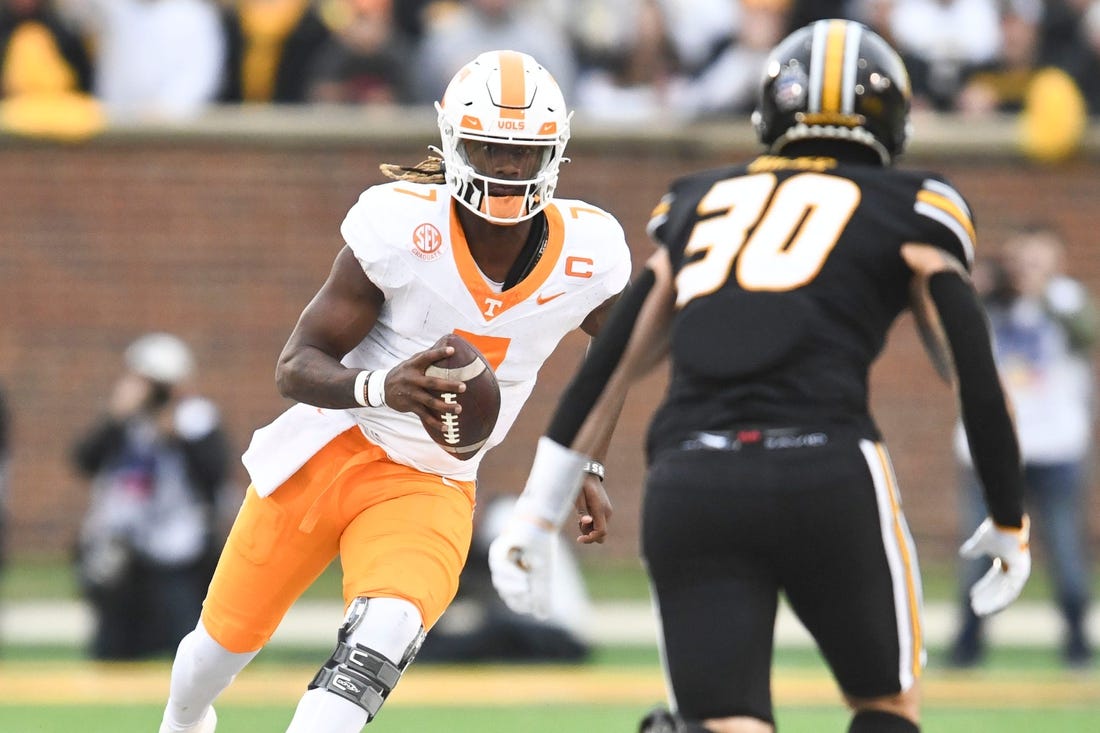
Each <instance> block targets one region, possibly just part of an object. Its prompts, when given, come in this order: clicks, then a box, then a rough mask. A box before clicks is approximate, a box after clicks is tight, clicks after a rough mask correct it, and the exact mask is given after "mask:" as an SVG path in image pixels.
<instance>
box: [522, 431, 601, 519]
mask: <svg viewBox="0 0 1100 733" xmlns="http://www.w3.org/2000/svg"><path fill="white" fill-rule="evenodd" d="M587 461H588V458H587V457H586V456H585V455H584V454H583V453H578V452H576V451H574V450H570V449H569V448H566V447H564V446H562V445H559V444H558V443H555V442H554V441H553V440H551V439H550V438H547V437H546V436H543V437H541V438H539V444H538V448H537V449H536V450H535V460H534V463H533V464H532V465H531V473H530V474H528V476H527V485H526V486H525V487H524V488H523V493H522V494H520V497H519V500H518V501H517V502H516V514H517V515H527V516H528V517H530V518H533V519H536V520H541V521H543V522H546V523H548V524H550V525H552V526H553V527H554V528H555V529H557V528H559V527H561V526H562V524H564V523H565V520H566V518H568V516H569V513H570V512H571V511H572V509H573V501H574V500H575V499H576V498H577V492H579V491H580V488H581V484H582V483H584V465H585V463H586V462H587Z"/></svg>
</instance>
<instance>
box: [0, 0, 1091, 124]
mask: <svg viewBox="0 0 1100 733" xmlns="http://www.w3.org/2000/svg"><path fill="white" fill-rule="evenodd" d="M825 17H844V18H850V19H856V20H860V21H863V22H865V23H866V24H868V25H869V26H871V27H873V28H874V29H875V30H877V31H878V32H879V33H880V34H881V35H883V36H884V37H885V38H887V39H888V40H890V41H891V42H892V43H893V44H894V45H895V46H896V47H897V48H898V49H899V50H900V51H901V53H902V54H903V56H904V57H905V59H906V61H907V62H908V64H909V67H910V69H911V72H912V76H913V86H914V99H915V104H916V106H917V107H918V108H924V109H932V110H937V111H953V112H959V113H964V114H967V115H982V114H990V113H996V112H1026V111H1027V110H1028V108H1029V106H1034V107H1035V109H1036V112H1035V114H1034V115H1033V116H1034V117H1036V119H1034V120H1032V121H1030V124H1034V125H1036V126H1038V127H1049V126H1050V125H1051V124H1053V125H1055V126H1057V125H1065V124H1070V125H1072V124H1078V125H1083V124H1084V120H1085V118H1086V117H1087V115H1088V114H1090V113H1091V114H1098V113H1100V73H1097V72H1098V71H1100V0H1047V1H1045V2H1044V0H400V1H398V0H236V1H230V0H223V1H222V2H216V1H215V0H0V64H2V68H0V87H2V93H3V100H4V105H3V106H4V109H3V111H2V115H3V117H4V118H5V119H4V121H6V122H7V123H8V126H9V127H13V126H14V127H16V128H18V127H20V126H21V125H22V126H28V125H31V126H33V125H34V124H36V123H37V124H44V125H49V124H59V123H58V120H61V121H63V124H66V125H69V126H74V125H75V126H77V127H78V128H79V127H80V126H81V125H83V126H85V127H95V126H96V125H102V124H105V123H107V122H110V121H116V120H124V121H130V120H145V119H180V118H187V117H189V116H193V115H196V114H199V113H201V111H202V110H203V109H204V108H205V107H206V106H208V105H212V104H219V103H222V104H225V103H229V104H232V103H279V104H305V103H329V104H359V105H362V104H387V103H396V104H414V105H419V104H431V103H432V102H433V101H435V100H437V99H438V98H439V96H440V95H441V93H442V91H443V88H444V86H445V85H446V82H447V81H448V80H449V79H450V78H451V76H452V75H453V73H454V72H455V71H456V70H457V69H458V68H459V67H460V66H461V64H462V63H463V62H464V61H465V60H468V59H469V58H471V57H472V56H474V55H476V54H477V53H478V52H480V51H483V50H487V49H492V48H512V49H515V50H519V51H524V52H527V53H530V54H531V55H533V56H534V57H535V58H537V59H539V60H540V61H541V62H542V63H543V64H544V65H545V66H546V67H547V68H548V69H549V70H550V71H551V73H552V74H553V75H554V76H555V77H556V78H557V79H558V81H559V82H560V83H561V84H562V86H563V87H564V89H563V91H564V92H565V95H566V98H567V99H568V100H570V102H571V105H572V106H573V107H574V108H575V109H576V110H577V112H578V114H581V115H584V116H586V117H589V118H592V119H596V120H600V119H614V120H616V121H620V122H621V121H624V120H626V121H629V120H640V121H647V120H651V119H653V118H655V117H664V118H669V117H671V118H673V119H682V120H696V119H701V118H710V117H715V116H722V115H737V114H744V113H746V112H748V111H750V110H751V108H752V106H753V103H754V99H753V95H754V90H755V86H756V80H757V78H758V76H759V73H760V64H761V63H762V59H763V58H764V55H765V54H766V52H767V50H768V49H769V48H770V47H771V46H772V45H773V44H774V43H775V42H777V41H778V40H779V39H780V38H782V37H783V36H784V35H785V34H786V33H788V32H789V31H790V30H792V29H793V28H796V27H799V26H801V25H803V24H805V23H807V22H809V21H811V20H816V19H819V18H825ZM89 102H91V104H89ZM1075 120H1076V121H1077V122H1076V123H1074V122H1073V121H1075ZM77 132H79V129H78V130H77Z"/></svg>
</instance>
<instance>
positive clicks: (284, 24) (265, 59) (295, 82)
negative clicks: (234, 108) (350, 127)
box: [220, 0, 329, 104]
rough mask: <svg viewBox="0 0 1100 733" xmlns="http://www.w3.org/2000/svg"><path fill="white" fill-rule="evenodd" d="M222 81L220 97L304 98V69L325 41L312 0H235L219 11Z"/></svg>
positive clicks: (285, 100) (232, 99) (254, 99)
mask: <svg viewBox="0 0 1100 733" xmlns="http://www.w3.org/2000/svg"><path fill="white" fill-rule="evenodd" d="M222 22H223V24H224V28H225V39H226V62H225V80H224V82H223V86H222V90H221V96H220V101H223V102H275V103H278V104H294V103H300V102H305V101H306V82H307V81H308V76H307V74H308V71H309V68H310V66H311V65H312V64H313V60H314V58H315V57H316V55H317V51H318V49H319V48H321V46H322V45H324V43H325V41H326V40H328V37H329V32H328V28H327V27H326V26H325V24H324V23H323V22H321V17H320V15H319V13H318V12H317V9H316V7H315V6H314V3H313V0H239V1H238V2H235V3H231V4H230V5H229V6H228V7H227V8H226V9H225V10H224V11H223V12H222Z"/></svg>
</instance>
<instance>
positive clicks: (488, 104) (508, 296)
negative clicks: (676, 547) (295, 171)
mask: <svg viewBox="0 0 1100 733" xmlns="http://www.w3.org/2000/svg"><path fill="white" fill-rule="evenodd" d="M437 109H438V123H439V131H440V149H439V150H438V151H436V152H438V153H439V155H440V156H441V157H429V158H428V159H427V160H425V161H423V162H421V163H419V164H417V165H414V166H408V167H404V166H394V165H385V166H382V170H383V172H384V173H385V174H387V175H388V176H389V177H391V178H394V179H396V180H394V181H393V182H390V183H387V184H383V185H376V186H372V187H370V188H368V189H367V190H366V191H364V192H363V194H362V195H361V196H360V198H359V200H358V202H357V203H356V204H355V205H354V206H352V207H351V210H350V211H349V212H348V213H347V216H346V218H345V219H344V222H343V225H342V227H341V233H342V235H343V239H344V246H343V247H342V249H341V250H340V251H339V253H338V254H337V255H336V258H335V262H334V264H333V266H332V270H331V272H330V273H329V275H328V278H327V280H326V281H325V282H324V284H323V285H322V286H321V288H320V290H319V291H318V292H317V294H316V295H315V296H314V298H313V299H312V301H311V302H310V303H309V304H308V305H307V306H306V307H305V309H304V310H303V312H302V314H301V316H300V318H299V320H298V323H297V325H296V326H295V327H294V330H293V331H292V333H291V334H290V337H289V340H288V341H287V343H286V346H285V347H284V349H283V352H282V354H281V355H280V357H279V361H278V365H277V369H276V382H277V385H278V388H279V392H280V393H281V394H282V395H283V396H284V397H288V398H290V399H293V400H295V401H296V404H294V405H293V406H291V407H290V408H289V409H288V410H287V411H286V412H284V413H283V414H282V415H281V416H279V417H278V418H277V419H276V420H275V421H274V422H272V423H271V424H270V425H268V426H266V427H264V428H261V429H260V430H258V431H256V433H255V435H254V436H253V439H252V442H251V445H250V446H249V448H248V450H247V451H246V452H245V454H244V458H243V460H244V463H245V466H246V468H247V469H248V472H249V476H250V478H251V485H250V486H249V488H248V491H247V494H246V497H245V500H244V504H243V506H242V507H241V510H240V513H239V514H238V517H237V520H236V522H235V523H234V526H233V529H232V531H231V533H230V536H229V539H228V541H227V543H226V546H225V549H224V551H223V553H222V557H221V559H220V561H219V564H218V568H217V571H216V573H215V575H214V580H213V582H212V583H211V585H210V589H209V592H208V594H207V597H206V601H205V604H204V608H203V613H202V617H201V619H200V621H199V623H198V625H197V627H196V628H195V630H194V631H193V632H192V633H191V634H189V635H188V636H187V637H186V638H185V639H184V640H183V642H182V643H181V644H180V647H179V650H178V652H177V654H176V658H175V662H174V664H173V667H172V680H171V689H170V693H169V699H168V704H167V706H166V708H165V711H164V716H163V721H162V724H161V728H160V730H161V733H212V732H213V731H214V730H215V726H216V716H215V713H214V708H213V707H212V704H213V702H214V700H215V698H216V697H217V696H218V695H219V694H220V693H221V691H222V690H224V689H225V688H226V687H227V686H228V685H229V684H230V682H232V680H233V678H234V677H235V676H236V674H237V673H238V672H240V671H241V670H242V669H243V668H244V667H245V665H246V664H248V662H249V661H250V660H251V659H252V658H253V657H254V656H255V655H256V654H257V653H258V652H259V650H260V649H261V648H262V647H263V646H264V644H265V643H266V642H267V640H268V639H269V638H270V637H271V635H272V633H273V632H274V631H275V629H276V627H277V626H278V625H279V623H280V621H281V620H282V618H283V616H284V614H285V613H286V612H287V610H288V609H289V608H290V606H291V605H292V604H293V603H294V601H295V600H296V599H297V598H298V597H299V596H300V595H301V594H302V592H303V591H305V590H306V588H308V587H309V586H310V584H311V583H312V582H313V581H314V580H315V579H316V578H317V576H319V575H320V574H321V572H322V571H323V570H324V569H325V568H326V567H328V565H329V564H330V563H331V562H332V561H333V560H334V559H335V558H337V557H339V558H340V562H341V566H342V569H343V597H344V603H345V607H346V611H347V613H346V616H345V619H344V623H343V625H342V626H341V627H340V628H339V630H338V632H337V634H336V639H335V641H336V648H335V651H333V653H332V655H331V657H330V658H329V659H327V660H324V661H323V662H322V663H321V665H320V669H319V671H318V672H317V674H316V676H315V677H314V678H313V680H312V682H310V683H309V686H308V690H306V691H305V692H304V694H303V696H302V698H301V701H300V702H299V704H298V707H297V710H296V712H295V714H294V717H293V720H291V722H290V725H289V728H288V731H290V732H291V733H307V732H308V733H355V732H356V731H359V730H361V729H362V727H363V726H364V725H365V724H367V723H368V722H370V720H371V719H373V718H374V716H375V715H377V714H378V711H379V708H380V707H381V706H382V703H383V702H384V701H385V699H386V698H387V697H388V696H389V694H390V693H391V691H392V690H393V689H394V687H395V686H396V685H397V683H398V681H399V680H400V678H401V676H402V674H403V673H404V671H405V669H406V668H407V667H408V665H409V664H410V663H411V662H412V660H413V657H414V656H415V655H416V652H417V650H418V649H419V647H420V644H421V642H422V641H423V639H424V636H425V634H426V633H427V631H428V630H429V629H431V627H432V625H433V624H434V623H435V622H436V620H437V619H438V618H439V617H440V615H441V614H442V613H443V611H444V610H445V609H446V608H447V605H448V604H449V603H450V602H451V600H452V598H453V597H454V595H455V592H456V590H457V588H458V578H459V573H460V571H461V570H462V567H463V564H464V563H465V561H466V556H467V552H468V550H469V546H470V539H471V533H472V517H473V511H474V491H475V478H476V476H477V469H478V464H479V463H480V462H481V459H482V457H483V456H484V455H485V453H486V452H487V451H489V450H490V449H491V448H492V447H493V446H495V445H497V444H499V443H500V442H501V440H503V439H504V437H505V435H506V434H507V432H508V429H509V428H510V427H511V426H512V424H513V422H514V421H515V419H516V416H517V415H518V413H519V411H520V408H521V407H522V406H523V404H524V402H525V401H526V400H527V398H528V396H529V395H530V394H531V390H532V389H533V388H534V385H535V378H536V375H537V373H538V370H539V368H540V367H541V366H542V364H543V362H544V361H545V360H546V358H547V357H548V356H549V355H550V354H551V352H553V350H554V349H555V348H556V347H557V345H558V343H559V341H560V340H561V339H562V338H563V337H564V336H565V335H566V334H567V333H569V332H571V331H573V330H574V329H577V328H580V329H582V330H584V331H585V332H587V333H589V334H592V335H594V334H596V333H597V332H598V331H599V329H600V326H601V324H602V322H603V320H604V317H605V315H606V313H607V311H608V310H609V309H610V306H611V304H612V303H613V302H614V301H615V299H616V298H617V296H618V294H619V293H620V292H621V291H622V290H623V288H624V287H625V286H626V283H627V280H628V279H629V277H630V267H631V260H630V252H629V248H628V247H627V244H626V241H625V238H624V235H623V230H622V227H621V226H620V224H619V223H618V221H616V220H615V218H614V217H613V216H611V215H610V214H608V213H607V212H605V211H602V210H600V209H599V208H597V207H595V206H593V205H591V204H589V203H586V202H584V201H577V200H565V199H556V198H554V190H555V188H556V186H557V182H558V168H559V166H560V165H561V163H562V162H563V161H564V158H563V154H564V152H565V146H566V143H567V142H568V140H569V122H570V113H569V111H568V110H567V108H566V105H565V100H564V99H563V97H562V93H561V91H560V89H559V88H558V85H557V83H556V82H555V81H554V79H553V77H552V76H551V75H550V74H549V73H548V72H547V71H546V70H545V69H544V68H543V67H542V66H540V65H539V64H538V62H536V61H535V60H534V59H533V58H531V57H530V56H527V55H525V54H521V53H517V52H513V51H493V52H488V53H484V54H482V55H480V56H478V57H477V58H476V59H475V60H474V61H472V62H471V63H469V64H467V65H466V66H465V67H464V68H462V69H461V70H460V71H459V72H458V73H457V74H456V75H455V77H454V79H453V80H452V81H451V83H450V85H449V86H448V87H447V90H446V92H445V94H444V95H443V99H442V100H441V101H440V102H439V103H438V104H437ZM449 335H450V337H449V338H447V337H448V336H449ZM459 337H460V338H459ZM441 339H442V341H441ZM592 471H593V472H594V474H593V475H592V476H589V478H588V479H587V480H586V481H585V488H584V491H583V492H582V494H581V498H580V499H579V501H578V507H579V509H580V511H581V515H580V524H581V538H580V541H582V542H601V541H602V540H603V537H604V536H605V534H606V531H607V529H606V524H607V520H608V517H609V515H610V509H611V508H610V504H609V503H608V501H607V496H606V494H605V493H604V492H603V488H602V486H601V485H600V480H599V479H598V478H597V477H596V476H595V473H599V472H601V471H600V467H599V466H597V465H593V467H592ZM319 661H320V660H319ZM305 682H306V680H303V687H304V686H305Z"/></svg>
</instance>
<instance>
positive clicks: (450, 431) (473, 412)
mask: <svg viewBox="0 0 1100 733" xmlns="http://www.w3.org/2000/svg"><path fill="white" fill-rule="evenodd" d="M442 346H453V347H454V350H455V351H454V353H453V354H451V355H450V356H448V357H446V358H444V359H440V360H439V361H437V362H435V363H434V364H432V365H431V366H429V367H428V368H427V370H426V371H425V374H427V375H428V376H429V377H441V378H443V379H453V380H456V381H459V382H465V383H466V391H465V392H449V393H444V394H441V395H440V396H441V397H442V398H443V401H444V402H447V403H448V404H454V405H461V406H462V411H461V412H445V413H443V414H442V415H440V420H441V421H442V423H443V429H442V430H437V429H435V428H434V427H431V426H429V425H427V424H425V425H424V429H425V430H427V431H428V435H430V436H431V438H432V440H434V441H435V442H436V443H438V444H439V447H441V448H442V449H443V450H445V451H447V452H448V453H450V454H451V455H452V456H454V457H455V458H457V459H459V460H461V461H466V460H469V459H470V458H473V457H474V456H475V455H476V454H477V452H478V451H479V450H481V447H482V446H483V445H485V441H486V440H488V439H489V436H490V435H491V434H492V432H493V428H494V427H495V426H496V424H497V415H498V414H499V413H500V386H499V385H498V384H497V377H496V374H494V373H493V368H492V367H491V366H489V362H488V361H487V360H486V359H485V357H484V356H483V355H482V353H481V352H480V351H478V350H477V348H476V347H475V346H474V345H473V344H471V343H470V342H469V341H467V340H466V339H464V338H462V337H461V336H459V335H457V334H453V333H449V334H447V335H446V336H444V337H443V338H441V339H439V341H437V342H436V344H435V346H433V347H432V348H439V347H442Z"/></svg>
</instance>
